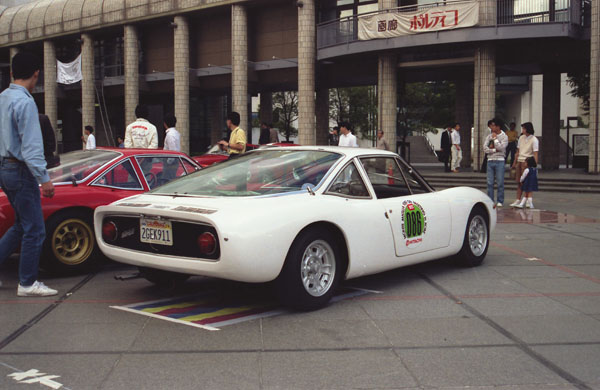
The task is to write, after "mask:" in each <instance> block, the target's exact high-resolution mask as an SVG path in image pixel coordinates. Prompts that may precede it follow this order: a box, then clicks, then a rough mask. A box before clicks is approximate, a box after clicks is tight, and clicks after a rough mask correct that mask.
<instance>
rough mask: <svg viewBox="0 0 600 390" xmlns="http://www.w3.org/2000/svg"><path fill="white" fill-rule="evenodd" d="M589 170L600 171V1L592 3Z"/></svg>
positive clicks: (596, 172) (595, 172)
mask: <svg viewBox="0 0 600 390" xmlns="http://www.w3.org/2000/svg"><path fill="white" fill-rule="evenodd" d="M591 8H592V15H591V22H592V25H591V29H592V33H591V36H592V39H591V50H590V55H591V61H590V138H589V140H590V153H589V165H588V168H589V172H590V173H594V174H598V173H600V2H598V1H592V4H591Z"/></svg>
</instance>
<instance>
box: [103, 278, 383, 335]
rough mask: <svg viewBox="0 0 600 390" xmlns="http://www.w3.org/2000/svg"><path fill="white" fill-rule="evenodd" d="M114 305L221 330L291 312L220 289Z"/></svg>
mask: <svg viewBox="0 0 600 390" xmlns="http://www.w3.org/2000/svg"><path fill="white" fill-rule="evenodd" d="M370 292H371V291H369V290H362V289H356V288H343V289H340V290H339V291H338V293H337V294H336V295H335V297H334V298H333V299H332V302H336V301H340V300H344V299H350V298H353V297H356V296H360V295H364V294H369V293H370ZM111 308H113V309H117V310H123V311H127V312H131V313H136V314H141V315H144V316H148V317H153V318H158V319H161V320H165V321H171V322H176V323H180V324H184V325H189V326H195V327H198V328H203V329H207V330H219V327H223V326H227V325H233V324H237V323H240V322H244V321H250V320H253V319H257V318H265V317H272V316H276V315H280V314H284V313H287V312H288V310H286V309H284V308H282V307H281V306H280V305H278V304H277V303H274V302H268V301H266V300H265V297H264V296H256V295H253V294H235V295H233V294H227V295H224V294H222V293H220V292H217V291H210V292H205V293H202V294H198V295H191V296H189V295H188V296H183V297H173V298H167V299H161V300H158V301H150V302H141V303H134V304H131V305H127V306H111Z"/></svg>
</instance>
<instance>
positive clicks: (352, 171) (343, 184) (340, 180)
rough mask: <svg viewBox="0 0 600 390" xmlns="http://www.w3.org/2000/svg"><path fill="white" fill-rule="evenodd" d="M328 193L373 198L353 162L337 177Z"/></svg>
mask: <svg viewBox="0 0 600 390" xmlns="http://www.w3.org/2000/svg"><path fill="white" fill-rule="evenodd" d="M327 193H329V194H335V195H342V196H348V197H356V198H370V197H371V196H370V195H369V191H368V190H367V187H366V186H365V183H364V182H363V180H362V178H361V177H360V174H359V173H358V169H357V168H356V165H354V163H353V162H352V163H350V164H348V166H346V168H344V169H343V170H342V171H341V172H340V173H339V174H338V175H337V177H336V178H335V180H334V181H333V183H331V185H330V186H329V189H328V190H327Z"/></svg>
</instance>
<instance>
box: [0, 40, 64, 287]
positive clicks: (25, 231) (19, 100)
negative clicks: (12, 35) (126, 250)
mask: <svg viewBox="0 0 600 390" xmlns="http://www.w3.org/2000/svg"><path fill="white" fill-rule="evenodd" d="M39 74H40V66H39V60H38V58H37V57H36V56H34V55H33V54H30V53H26V52H21V53H18V54H17V55H15V56H14V57H13V59H12V76H13V78H14V80H15V81H14V82H13V83H12V84H11V85H10V87H9V88H7V89H6V90H4V91H3V92H2V93H1V94H0V187H1V188H2V190H3V191H4V193H5V194H6V197H7V198H8V200H9V202H10V204H11V206H12V208H13V209H14V211H15V224H14V225H13V226H12V227H11V228H10V229H9V230H8V231H7V232H6V233H5V234H4V236H3V237H2V238H1V239H0V264H1V263H3V262H4V261H5V260H6V259H7V258H8V257H9V256H10V255H11V254H12V253H13V252H15V250H16V249H17V247H18V245H19V243H20V244H21V258H20V263H19V287H18V288H17V295H18V296H20V297H28V296H50V295H56V294H57V291H56V290H53V289H51V288H49V287H47V286H46V285H44V283H41V282H39V281H38V280H37V274H38V264H39V261H40V254H41V250H42V244H43V243H44V239H45V238H46V232H45V228H44V215H43V213H42V202H41V199H40V186H39V184H41V188H42V194H43V195H44V196H45V197H47V198H51V197H52V196H54V186H53V185H52V182H51V181H50V177H49V176H48V172H47V170H46V160H45V159H44V142H43V139H42V131H41V129H40V121H39V117H38V110H37V106H36V105H35V101H34V100H33V97H32V96H31V91H33V88H34V87H35V84H36V83H37V81H38V77H39ZM38 183H39V184H38Z"/></svg>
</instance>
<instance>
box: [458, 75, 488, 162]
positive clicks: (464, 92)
mask: <svg viewBox="0 0 600 390" xmlns="http://www.w3.org/2000/svg"><path fill="white" fill-rule="evenodd" d="M472 97H473V84H472V83H471V81H470V80H457V81H456V107H455V112H456V121H457V122H459V123H460V125H461V129H460V133H461V134H460V148H461V149H462V152H463V159H462V162H461V167H463V168H469V167H471V164H472V157H471V153H472V151H471V137H472V132H471V127H472V126H473V99H472ZM490 119H491V118H490Z"/></svg>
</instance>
